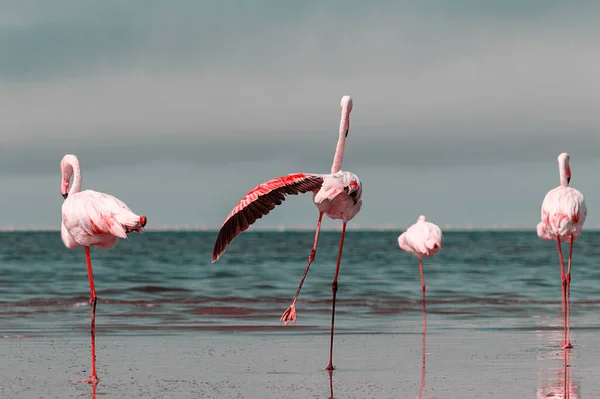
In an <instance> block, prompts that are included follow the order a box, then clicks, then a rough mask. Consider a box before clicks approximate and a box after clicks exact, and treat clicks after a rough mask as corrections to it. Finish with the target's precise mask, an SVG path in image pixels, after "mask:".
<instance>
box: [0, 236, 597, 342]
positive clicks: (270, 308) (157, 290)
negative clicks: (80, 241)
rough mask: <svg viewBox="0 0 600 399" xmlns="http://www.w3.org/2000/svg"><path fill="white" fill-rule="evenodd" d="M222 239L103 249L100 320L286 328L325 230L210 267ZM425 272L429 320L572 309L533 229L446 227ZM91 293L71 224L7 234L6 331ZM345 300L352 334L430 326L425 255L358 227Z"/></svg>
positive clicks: (0, 291)
mask: <svg viewBox="0 0 600 399" xmlns="http://www.w3.org/2000/svg"><path fill="white" fill-rule="evenodd" d="M214 239H215V233H205V232H202V233H145V234H143V235H138V234H133V235H131V237H130V239H129V240H128V241H121V242H119V243H118V244H117V246H116V247H115V248H113V249H112V250H110V251H101V250H96V249H93V250H92V264H93V271H94V278H95V283H96V290H97V294H98V298H99V302H98V308H97V312H98V313H97V317H98V329H99V331H110V332H111V333H113V334H119V333H123V334H127V333H130V332H132V331H134V332H136V333H142V332H143V333H146V334H150V333H152V332H160V333H161V334H165V333H181V332H186V331H188V332H189V331H195V330H222V329H230V328H235V329H242V330H270V329H279V328H280V323H279V317H280V315H281V313H283V311H284V310H285V309H286V308H287V306H289V304H290V303H291V299H292V297H293V295H294V294H295V291H296V288H297V284H298V282H299V279H300V277H301V275H302V272H303V270H304V267H305V265H306V259H307V256H308V253H309V252H310V248H311V245H312V239H313V233H311V232H306V233H305V232H285V233H267V232H246V233H244V234H242V235H241V236H240V237H238V238H237V239H236V240H234V242H233V243H232V245H231V246H230V248H229V249H228V250H227V251H226V252H225V253H224V254H223V256H222V258H221V259H220V260H219V261H217V262H216V263H214V264H211V262H210V254H211V249H212V245H213V243H214ZM599 241H600V234H599V233H594V232H586V233H585V234H584V235H583V236H582V238H581V239H580V240H579V241H577V242H576V243H575V247H574V259H573V273H572V275H573V280H572V288H571V292H572V294H571V295H572V324H573V326H574V329H578V328H579V329H581V328H586V329H597V328H599V327H600V314H599V313H598V312H597V306H598V304H600V285H599V284H598V283H597V282H598V281H599V280H600V269H599V268H598V267H596V264H597V259H598V258H599V257H600V247H599V246H597V245H595V243H596V242H599ZM338 245H339V233H338V232H323V233H322V234H321V238H320V242H319V247H318V249H317V256H316V258H315V261H314V262H313V265H312V266H311V270H310V272H309V274H308V277H307V279H306V282H305V284H304V287H303V291H302V293H301V295H300V301H299V302H298V306H297V312H298V322H297V324H296V325H295V326H294V328H295V329H296V330H297V331H300V330H305V332H309V331H314V330H320V329H324V330H327V329H328V322H329V318H330V312H331V310H330V307H331V280H332V277H333V273H334V267H335V261H336V255H337V248H338ZM567 250H568V249H567V248H566V247H565V253H567ZM424 270H425V279H426V284H427V311H428V315H429V317H430V319H432V320H433V318H434V320H436V321H437V322H438V323H436V324H432V325H431V328H443V329H539V328H543V326H541V325H540V321H539V318H540V317H541V318H544V317H550V316H551V317H552V320H554V316H556V315H558V314H559V313H560V311H561V309H560V291H561V288H560V275H559V266H558V255H557V250H556V245H555V243H552V242H545V241H541V240H539V239H538V238H537V236H536V235H535V232H533V231H532V232H468V233H463V232H448V233H446V234H445V242H444V248H443V249H442V251H441V252H439V253H438V255H436V256H435V257H434V258H431V259H426V260H425V261H424ZM88 296H89V284H88V279H87V269H86V266H85V256H84V254H83V250H82V249H79V248H78V249H75V250H68V249H66V248H64V246H63V244H62V242H61V239H60V234H59V233H6V234H0V326H1V327H0V328H1V331H2V333H3V335H36V334H44V335H46V334H52V333H56V332H59V333H64V332H70V331H80V330H85V329H87V328H88V324H87V323H88V317H87V316H88V312H89V310H88V307H87V300H88ZM338 300H339V305H338V306H337V315H339V318H338V328H339V329H340V332H342V331H344V330H347V331H357V330H360V331H369V332H399V329H400V330H401V331H406V330H408V331H412V329H413V328H414V329H416V330H418V327H419V322H420V320H421V292H420V277H419V270H418V264H417V262H416V259H415V258H414V257H413V256H411V255H408V254H406V253H404V252H402V251H401V250H400V249H399V248H398V245H397V234H396V233H394V232H359V231H349V232H348V233H347V237H346V242H345V247H344V252H343V257H342V265H341V271H340V280H339V291H338ZM550 324H551V323H550V322H549V326H548V328H551V329H552V328H554V327H551V326H550ZM436 326H437V327H436ZM559 327H560V326H559Z"/></svg>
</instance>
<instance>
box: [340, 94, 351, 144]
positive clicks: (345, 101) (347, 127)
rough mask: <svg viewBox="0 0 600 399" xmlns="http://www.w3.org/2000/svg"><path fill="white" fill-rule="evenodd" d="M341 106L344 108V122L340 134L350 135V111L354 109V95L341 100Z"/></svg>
mask: <svg viewBox="0 0 600 399" xmlns="http://www.w3.org/2000/svg"><path fill="white" fill-rule="evenodd" d="M340 107H341V108H342V123H341V125H340V134H343V135H345V137H348V132H349V131H350V111H352V97H350V96H344V97H342V101H340Z"/></svg>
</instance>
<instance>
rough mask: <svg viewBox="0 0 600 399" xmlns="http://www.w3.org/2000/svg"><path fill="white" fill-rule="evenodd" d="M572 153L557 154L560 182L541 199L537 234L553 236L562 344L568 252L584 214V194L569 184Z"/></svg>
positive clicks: (567, 312) (567, 336) (567, 333)
mask: <svg viewBox="0 0 600 399" xmlns="http://www.w3.org/2000/svg"><path fill="white" fill-rule="evenodd" d="M570 160H571V156H570V155H569V154H567V153H566V152H563V153H562V154H560V155H559V156H558V171H559V173H560V186H558V187H556V188H553V189H552V190H550V191H548V194H546V197H545V198H544V202H542V221H541V222H540V223H538V225H537V234H538V236H539V237H540V238H541V239H543V240H547V241H553V240H556V242H557V244H558V257H559V260H560V278H561V280H562V304H563V315H564V341H563V347H564V348H567V349H568V348H572V347H573V345H571V326H570V324H571V320H570V317H571V300H570V296H571V256H572V255H573V242H574V241H575V240H577V239H578V238H579V236H580V235H581V229H582V227H583V223H584V222H585V218H586V216H587V207H586V205H585V198H584V197H583V194H581V192H580V191H579V190H576V189H574V188H573V187H569V182H570V181H571V165H570ZM561 242H569V243H570V244H569V260H568V269H567V273H566V275H565V264H564V262H563V256H562V248H561V245H560V243H561Z"/></svg>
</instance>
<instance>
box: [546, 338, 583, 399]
mask: <svg viewBox="0 0 600 399" xmlns="http://www.w3.org/2000/svg"><path fill="white" fill-rule="evenodd" d="M560 360H561V366H559V367H553V368H550V369H547V370H545V373H544V374H543V375H542V377H541V378H540V381H539V387H538V390H537V398H538V399H542V398H544V399H551V398H555V399H558V398H560V399H578V398H579V386H577V385H576V384H573V383H572V382H571V352H570V351H568V350H563V351H562V353H561V354H560Z"/></svg>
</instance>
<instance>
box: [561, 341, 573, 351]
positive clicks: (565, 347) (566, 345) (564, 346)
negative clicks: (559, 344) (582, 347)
mask: <svg viewBox="0 0 600 399" xmlns="http://www.w3.org/2000/svg"><path fill="white" fill-rule="evenodd" d="M563 349H573V345H571V343H570V342H567V343H566V344H564V345H563Z"/></svg>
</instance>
